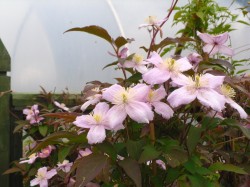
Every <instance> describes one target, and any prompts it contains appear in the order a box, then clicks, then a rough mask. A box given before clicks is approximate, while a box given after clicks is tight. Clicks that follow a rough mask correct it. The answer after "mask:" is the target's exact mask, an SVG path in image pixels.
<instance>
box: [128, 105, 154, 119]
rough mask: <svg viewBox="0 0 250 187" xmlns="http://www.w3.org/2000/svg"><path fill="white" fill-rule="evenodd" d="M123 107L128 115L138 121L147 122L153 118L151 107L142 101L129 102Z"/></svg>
mask: <svg viewBox="0 0 250 187" xmlns="http://www.w3.org/2000/svg"><path fill="white" fill-rule="evenodd" d="M125 109H126V112H127V114H128V115H129V117H130V118H131V119H133V120H135V121H136V122H138V123H149V121H151V120H153V118H154V113H153V112H152V110H151V107H150V106H149V105H147V104H146V103H143V102H138V101H133V102H130V103H128V104H127V105H126V106H125Z"/></svg>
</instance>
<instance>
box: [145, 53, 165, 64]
mask: <svg viewBox="0 0 250 187" xmlns="http://www.w3.org/2000/svg"><path fill="white" fill-rule="evenodd" d="M146 61H148V62H150V63H152V64H154V65H157V64H159V63H163V60H162V58H161V56H160V55H159V54H158V53H156V52H155V51H154V52H153V53H152V55H151V56H150V58H148V59H147V60H146Z"/></svg>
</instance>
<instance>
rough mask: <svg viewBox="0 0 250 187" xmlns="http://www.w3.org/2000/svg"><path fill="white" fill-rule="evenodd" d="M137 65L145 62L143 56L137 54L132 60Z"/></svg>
mask: <svg viewBox="0 0 250 187" xmlns="http://www.w3.org/2000/svg"><path fill="white" fill-rule="evenodd" d="M132 60H133V61H134V62H135V63H136V64H140V63H141V62H142V61H143V57H142V56H141V55H138V54H135V55H134V56H133V59H132Z"/></svg>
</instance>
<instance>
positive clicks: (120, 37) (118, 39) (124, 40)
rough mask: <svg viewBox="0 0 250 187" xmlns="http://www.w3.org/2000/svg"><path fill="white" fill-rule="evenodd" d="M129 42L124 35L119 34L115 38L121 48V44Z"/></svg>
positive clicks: (117, 45) (116, 43)
mask: <svg viewBox="0 0 250 187" xmlns="http://www.w3.org/2000/svg"><path fill="white" fill-rule="evenodd" d="M127 43H128V40H127V39H125V38H124V37H123V36H119V37H117V38H116V39H115V45H116V47H117V48H118V49H119V48H120V47H121V46H123V45H125V44H127Z"/></svg>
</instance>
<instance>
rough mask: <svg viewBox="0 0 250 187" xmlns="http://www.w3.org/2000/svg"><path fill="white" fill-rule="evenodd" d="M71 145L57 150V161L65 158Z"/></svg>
mask: <svg viewBox="0 0 250 187" xmlns="http://www.w3.org/2000/svg"><path fill="white" fill-rule="evenodd" d="M71 148H72V146H67V147H62V148H61V149H59V151H58V161H59V162H63V161H64V160H65V158H66V157H67V156H68V154H69V152H70V150H71Z"/></svg>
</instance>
